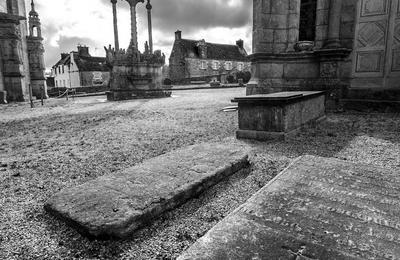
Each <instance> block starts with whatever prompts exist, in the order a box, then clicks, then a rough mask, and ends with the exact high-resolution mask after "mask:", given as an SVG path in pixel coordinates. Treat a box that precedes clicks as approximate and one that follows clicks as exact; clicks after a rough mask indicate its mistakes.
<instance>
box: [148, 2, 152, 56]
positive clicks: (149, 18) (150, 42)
mask: <svg viewBox="0 0 400 260" xmlns="http://www.w3.org/2000/svg"><path fill="white" fill-rule="evenodd" d="M152 8H153V7H152V6H151V4H150V0H147V5H146V9H147V19H148V27H149V28H148V29H149V45H150V46H149V47H150V53H153V27H152V24H151V9H152Z"/></svg>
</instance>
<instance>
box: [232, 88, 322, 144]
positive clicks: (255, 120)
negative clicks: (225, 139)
mask: <svg viewBox="0 0 400 260" xmlns="http://www.w3.org/2000/svg"><path fill="white" fill-rule="evenodd" d="M232 102H237V103H238V106H239V130H238V131H237V132H236V136H237V138H245V139H256V140H268V139H285V138H286V137H288V136H291V135H293V134H295V133H297V132H298V131H299V130H300V129H301V128H302V127H303V126H305V125H308V124H313V123H316V122H318V121H320V120H323V119H325V93H324V92H322V91H291V92H279V93H272V94H265V95H253V96H246V97H238V98H235V99H234V100H232Z"/></svg>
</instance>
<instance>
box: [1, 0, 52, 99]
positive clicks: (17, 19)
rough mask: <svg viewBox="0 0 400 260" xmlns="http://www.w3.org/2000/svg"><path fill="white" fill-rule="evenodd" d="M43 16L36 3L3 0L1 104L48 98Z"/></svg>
mask: <svg viewBox="0 0 400 260" xmlns="http://www.w3.org/2000/svg"><path fill="white" fill-rule="evenodd" d="M42 41H43V38H42V34H41V24H40V19H39V15H38V13H37V12H36V10H35V4H34V2H33V0H32V2H31V10H30V12H29V16H28V18H27V17H26V9H25V1H24V0H1V1H0V103H6V102H11V101H24V100H29V97H30V96H36V97H37V98H40V97H41V96H42V95H43V96H44V97H46V96H47V89H46V88H47V87H46V79H45V75H44V73H45V65H44V56H43V55H44V47H43V44H42Z"/></svg>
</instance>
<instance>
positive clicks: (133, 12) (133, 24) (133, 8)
mask: <svg viewBox="0 0 400 260" xmlns="http://www.w3.org/2000/svg"><path fill="white" fill-rule="evenodd" d="M126 1H127V2H128V3H129V5H130V6H131V43H133V45H134V46H135V48H136V49H138V40H137V22H136V5H137V4H138V3H144V0H126Z"/></svg>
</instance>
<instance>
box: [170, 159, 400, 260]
mask: <svg viewBox="0 0 400 260" xmlns="http://www.w3.org/2000/svg"><path fill="white" fill-rule="evenodd" d="M399 187H400V176H399V174H398V171H394V170H388V169H383V168H377V167H374V166H371V165H364V164H356V163H351V162H347V161H341V160H337V159H331V158H321V157H314V156H304V157H301V158H299V159H297V160H296V161H295V162H293V163H292V164H291V165H290V166H289V167H288V168H287V169H286V170H284V171H283V172H282V173H280V174H279V175H278V176H277V177H276V178H275V179H274V180H272V181H271V182H270V183H269V184H268V185H266V186H265V187H264V188H262V189H261V190H260V191H259V192H258V193H256V194H255V195H254V196H253V197H252V198H250V199H249V200H248V201H247V202H246V203H245V204H243V205H242V206H240V207H239V208H238V209H236V210H235V211H234V212H233V213H232V214H230V215H229V216H228V217H226V218H225V219H223V220H222V221H221V222H220V223H218V224H217V225H216V226H215V227H214V228H212V229H211V230H210V231H209V232H208V233H207V234H206V235H205V236H204V237H202V238H201V239H199V240H198V241H197V242H196V243H195V244H194V245H193V246H192V247H191V248H189V250H188V251H187V252H186V253H184V254H183V255H182V256H181V257H180V258H178V259H179V260H184V259H304V260H305V259H309V260H311V259H324V260H325V259H400V217H399V216H400V208H399V205H400V189H399Z"/></svg>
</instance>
